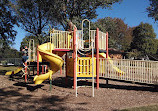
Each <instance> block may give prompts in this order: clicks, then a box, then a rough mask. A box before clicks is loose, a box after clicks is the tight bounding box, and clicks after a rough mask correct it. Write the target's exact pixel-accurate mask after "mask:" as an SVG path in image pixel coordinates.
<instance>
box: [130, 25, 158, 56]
mask: <svg viewBox="0 0 158 111" xmlns="http://www.w3.org/2000/svg"><path fill="white" fill-rule="evenodd" d="M133 37H134V38H133V42H132V43H131V48H132V49H137V50H138V51H140V52H141V54H142V55H144V54H155V53H156V51H157V43H156V39H155V38H156V34H155V32H154V29H153V27H152V25H150V24H148V23H141V24H140V25H139V26H137V27H136V28H135V29H134V30H133Z"/></svg>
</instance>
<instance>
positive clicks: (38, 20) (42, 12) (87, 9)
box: [12, 0, 122, 42]
mask: <svg viewBox="0 0 158 111" xmlns="http://www.w3.org/2000/svg"><path fill="white" fill-rule="evenodd" d="M119 1H122V0H97V1H96V0H91V1H89V0H53V1H52V0H17V1H16V2H13V3H12V7H13V8H14V10H15V12H16V14H17V15H18V18H19V19H18V20H19V22H20V23H21V24H22V26H23V29H25V30H26V31H28V32H29V33H31V34H33V35H35V36H38V35H40V34H43V31H44V30H45V29H46V28H48V24H51V25H53V27H55V26H57V27H59V26H62V27H63V29H65V30H67V28H68V22H69V21H72V22H74V24H75V25H76V26H79V24H80V23H81V20H83V19H85V18H87V19H93V18H95V17H96V16H97V14H96V9H97V8H99V7H102V8H107V7H111V6H112V4H114V3H116V2H119ZM39 42H40V41H39Z"/></svg>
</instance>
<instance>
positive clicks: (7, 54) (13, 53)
mask: <svg viewBox="0 0 158 111" xmlns="http://www.w3.org/2000/svg"><path fill="white" fill-rule="evenodd" d="M0 58H21V53H20V52H19V51H17V50H16V49H12V48H10V47H8V48H6V49H5V50H4V49H2V48H0Z"/></svg>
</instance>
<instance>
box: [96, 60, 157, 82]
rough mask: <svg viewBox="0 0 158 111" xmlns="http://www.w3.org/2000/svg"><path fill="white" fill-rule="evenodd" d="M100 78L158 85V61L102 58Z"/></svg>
mask: <svg viewBox="0 0 158 111" xmlns="http://www.w3.org/2000/svg"><path fill="white" fill-rule="evenodd" d="M99 71H100V77H105V78H110V79H118V80H125V81H133V82H139V83H147V84H157V83H158V61H142V60H128V59H105V58H100V70H99Z"/></svg>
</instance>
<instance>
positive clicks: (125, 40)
mask: <svg viewBox="0 0 158 111" xmlns="http://www.w3.org/2000/svg"><path fill="white" fill-rule="evenodd" d="M92 27H93V28H94V29H95V28H96V27H98V28H99V30H101V31H102V32H108V33H109V47H111V48H116V49H120V50H125V51H127V50H128V49H129V48H130V44H131V42H132V28H131V27H129V26H128V25H127V24H125V23H124V21H123V20H122V19H119V18H111V17H105V18H103V19H99V20H98V21H97V22H95V23H93V25H92Z"/></svg>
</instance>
